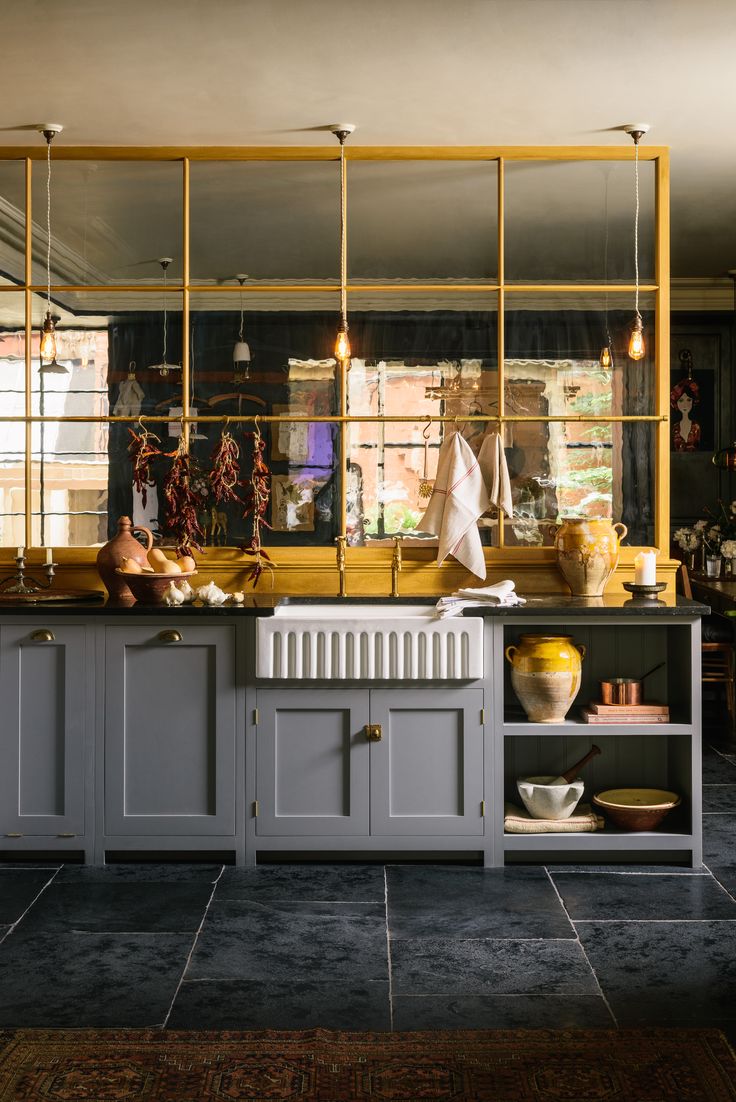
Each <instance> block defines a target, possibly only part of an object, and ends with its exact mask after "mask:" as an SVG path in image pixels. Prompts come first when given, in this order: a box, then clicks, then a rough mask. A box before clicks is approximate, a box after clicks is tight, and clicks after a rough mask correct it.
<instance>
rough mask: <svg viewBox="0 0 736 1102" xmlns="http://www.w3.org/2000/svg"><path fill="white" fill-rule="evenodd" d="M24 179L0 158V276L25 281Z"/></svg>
mask: <svg viewBox="0 0 736 1102" xmlns="http://www.w3.org/2000/svg"><path fill="white" fill-rule="evenodd" d="M25 180H26V174H25V163H24V162H23V161H0V277H3V276H4V277H6V278H7V279H9V280H11V281H12V282H13V283H16V282H17V283H23V282H24V280H25V257H26V214H25V210H26V192H25V187H26V184H25ZM21 542H22V541H21Z"/></svg>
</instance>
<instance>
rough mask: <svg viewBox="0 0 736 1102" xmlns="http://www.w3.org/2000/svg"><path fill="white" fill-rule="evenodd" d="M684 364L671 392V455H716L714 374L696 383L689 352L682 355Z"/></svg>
mask: <svg viewBox="0 0 736 1102" xmlns="http://www.w3.org/2000/svg"><path fill="white" fill-rule="evenodd" d="M680 364H681V365H682V366H681V368H680V370H679V371H677V372H673V373H672V388H671V390H670V409H671V414H670V418H671V426H672V431H671V434H670V442H671V444H670V448H671V451H675V452H700V451H706V452H707V451H713V436H714V433H713V418H714V409H713V384H714V378H713V373H712V372H707V373H701V374H699V376H698V378H697V379H696V378H695V377H694V374H693V357H692V353H691V352H690V350H689V349H687V348H684V349H683V350H682V352H681V353H680Z"/></svg>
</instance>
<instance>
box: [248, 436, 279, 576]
mask: <svg viewBox="0 0 736 1102" xmlns="http://www.w3.org/2000/svg"><path fill="white" fill-rule="evenodd" d="M245 436H246V439H252V440H253V468H252V471H251V476H250V482H243V483H242V485H243V486H244V487H245V511H244V513H243V516H244V517H249V516H252V517H253V535H252V536H251V540H250V544H248V545H247V546H245V547H243V548H242V550H243V551H244V552H245V554H246V555H252V556H253V558H254V560H255V561H254V563H253V565H252V567H251V569H250V570H249V571H248V574H247V575H246V581H249V582H253V588H254V589H255V587H256V586H257V585H258V579H259V578H260V576H261V574H262V573H263V571H264V570H269V571H270V572H271V580H272V584H273V566H271V565H270V563H271V559H270V557H269V555H268V553H267V552H266V551H264V550H263V547H262V545H261V528H262V527H264V528H269V529H270V527H271V525H270V524H269V523H268V522H267V520H266V519H265V518H266V512H267V510H268V503H269V500H270V498H271V473H270V471H269V469H268V467H267V465H266V461H265V459H264V458H263V452H264V449H265V446H266V442H265V440H264V439H263V437H262V436H261V433H260V430H259V428H258V421H257V420H256V425H255V429H254V431H253V432H252V433H246V434H245ZM264 560H265V561H264Z"/></svg>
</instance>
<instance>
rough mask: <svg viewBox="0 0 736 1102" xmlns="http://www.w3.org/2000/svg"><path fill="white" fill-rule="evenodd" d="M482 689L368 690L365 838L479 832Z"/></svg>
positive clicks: (481, 781)
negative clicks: (372, 735)
mask: <svg viewBox="0 0 736 1102" xmlns="http://www.w3.org/2000/svg"><path fill="white" fill-rule="evenodd" d="M482 707H483V690H482V689H385V690H381V689H374V690H373V691H372V692H371V723H372V724H378V725H380V728H381V738H380V740H377V741H375V742H372V743H371V833H372V834H373V835H415V836H416V835H437V836H438V837H447V836H448V835H458V834H462V835H482V834H483V832H484V819H483V814H482V809H481V801H482V799H483V723H482V717H481V709H482Z"/></svg>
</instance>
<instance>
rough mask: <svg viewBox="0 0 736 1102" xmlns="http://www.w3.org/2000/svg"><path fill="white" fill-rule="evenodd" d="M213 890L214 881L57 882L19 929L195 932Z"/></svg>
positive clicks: (40, 931) (34, 931)
mask: <svg viewBox="0 0 736 1102" xmlns="http://www.w3.org/2000/svg"><path fill="white" fill-rule="evenodd" d="M211 895H212V885H211V884H206V883H202V884H197V883H195V884H179V883H168V884H167V883H160V882H159V883H152V884H137V883H129V882H127V881H124V880H123V881H120V880H118V881H116V882H114V883H110V882H108V883H99V882H97V881H94V880H92V881H90V882H89V883H83V882H79V881H77V882H73V883H56V882H54V883H53V884H51V885H50V886H49V887H48V888H47V889H46V891H45V892H44V893H43V895H42V896H41V898H40V899H39V900H38V902H37V903H36V904H35V905H34V906H33V907H32V908H31V910H30V911H29V912H28V914H27V915H26V916H25V918H24V919H23V922H22V923H21V924H20V926H19V928H18V932H19V933H20V934H21V935H26V934H33V935H37V934H43V933H53V932H54V931H56V930H59V931H68V932H72V931H80V932H92V933H191V934H195V933H196V931H197V930H198V929H199V926H200V923H201V921H202V918H203V917H204V913H205V911H206V909H207V904H208V902H209V900H210V897H211Z"/></svg>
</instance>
